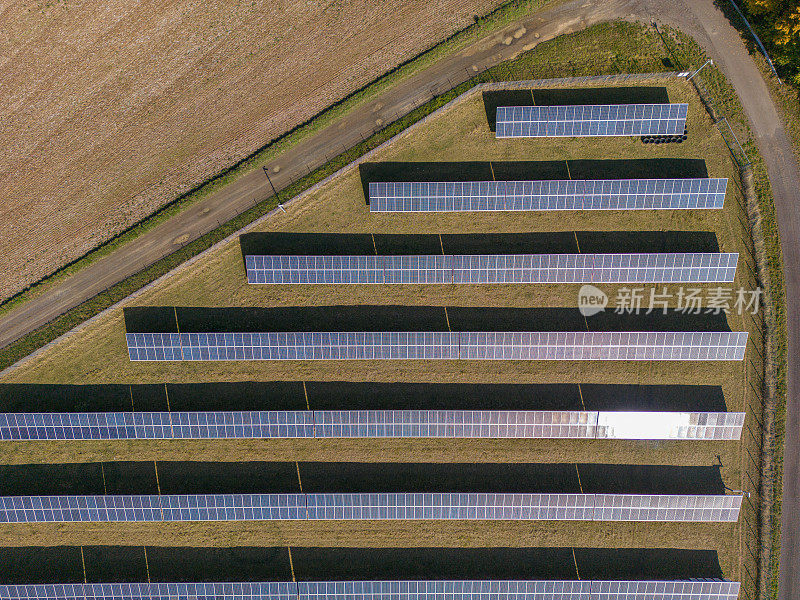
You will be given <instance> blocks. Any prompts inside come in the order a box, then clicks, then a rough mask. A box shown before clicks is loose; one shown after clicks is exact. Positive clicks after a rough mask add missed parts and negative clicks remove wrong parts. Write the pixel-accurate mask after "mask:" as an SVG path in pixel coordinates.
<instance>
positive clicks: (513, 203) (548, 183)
mask: <svg viewBox="0 0 800 600" xmlns="http://www.w3.org/2000/svg"><path fill="white" fill-rule="evenodd" d="M727 187H728V180H727V179H709V178H694V179H589V180H570V179H559V180H534V181H455V182H426V181H419V182H402V181H396V182H371V183H369V185H368V194H369V207H370V211H372V212H453V211H526V210H647V209H649V210H667V209H718V208H722V207H723V205H724V203H725V192H726V190H727Z"/></svg>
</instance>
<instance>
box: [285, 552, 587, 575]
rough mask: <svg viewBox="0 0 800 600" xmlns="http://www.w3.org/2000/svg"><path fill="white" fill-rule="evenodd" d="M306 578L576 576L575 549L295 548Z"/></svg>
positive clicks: (298, 569) (295, 558)
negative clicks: (573, 554) (573, 557)
mask: <svg viewBox="0 0 800 600" xmlns="http://www.w3.org/2000/svg"><path fill="white" fill-rule="evenodd" d="M292 560H293V563H294V571H295V576H296V577H297V579H298V580H300V581H348V580H350V581H358V580H372V581H381V580H383V581H392V580H408V579H410V580H424V579H438V580H459V579H461V580H463V579H466V580H472V579H511V580H525V579H557V580H571V579H575V566H574V564H573V562H572V551H571V550H570V549H569V548H292Z"/></svg>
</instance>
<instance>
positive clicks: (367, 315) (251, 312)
mask: <svg viewBox="0 0 800 600" xmlns="http://www.w3.org/2000/svg"><path fill="white" fill-rule="evenodd" d="M178 319H179V322H180V324H181V331H182V332H191V331H201V332H202V331H226V332H227V331H386V330H389V331H446V330H447V319H446V317H445V314H444V309H443V308H441V307H432V306H425V307H417V308H414V309H411V310H409V308H408V307H404V306H307V307H306V306H303V307H289V308H191V307H185V308H178ZM209 327H210V329H209Z"/></svg>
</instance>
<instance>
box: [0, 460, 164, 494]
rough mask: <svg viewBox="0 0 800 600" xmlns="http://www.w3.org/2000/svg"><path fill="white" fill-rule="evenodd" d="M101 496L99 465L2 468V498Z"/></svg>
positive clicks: (16, 466)
mask: <svg viewBox="0 0 800 600" xmlns="http://www.w3.org/2000/svg"><path fill="white" fill-rule="evenodd" d="M150 467H151V469H152V464H151V465H150ZM101 494H103V474H102V471H101V469H100V463H69V464H54V465H34V464H28V465H0V496H62V495H63V496H70V495H101Z"/></svg>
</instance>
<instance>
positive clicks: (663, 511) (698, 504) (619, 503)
mask: <svg viewBox="0 0 800 600" xmlns="http://www.w3.org/2000/svg"><path fill="white" fill-rule="evenodd" d="M594 498H595V512H594V520H595V521H684V522H689V521H691V522H708V523H717V522H733V523H735V522H736V521H738V520H739V509H740V508H741V505H742V496H739V495H736V496H722V495H718V496H685V495H633V494H595V496H594Z"/></svg>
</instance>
